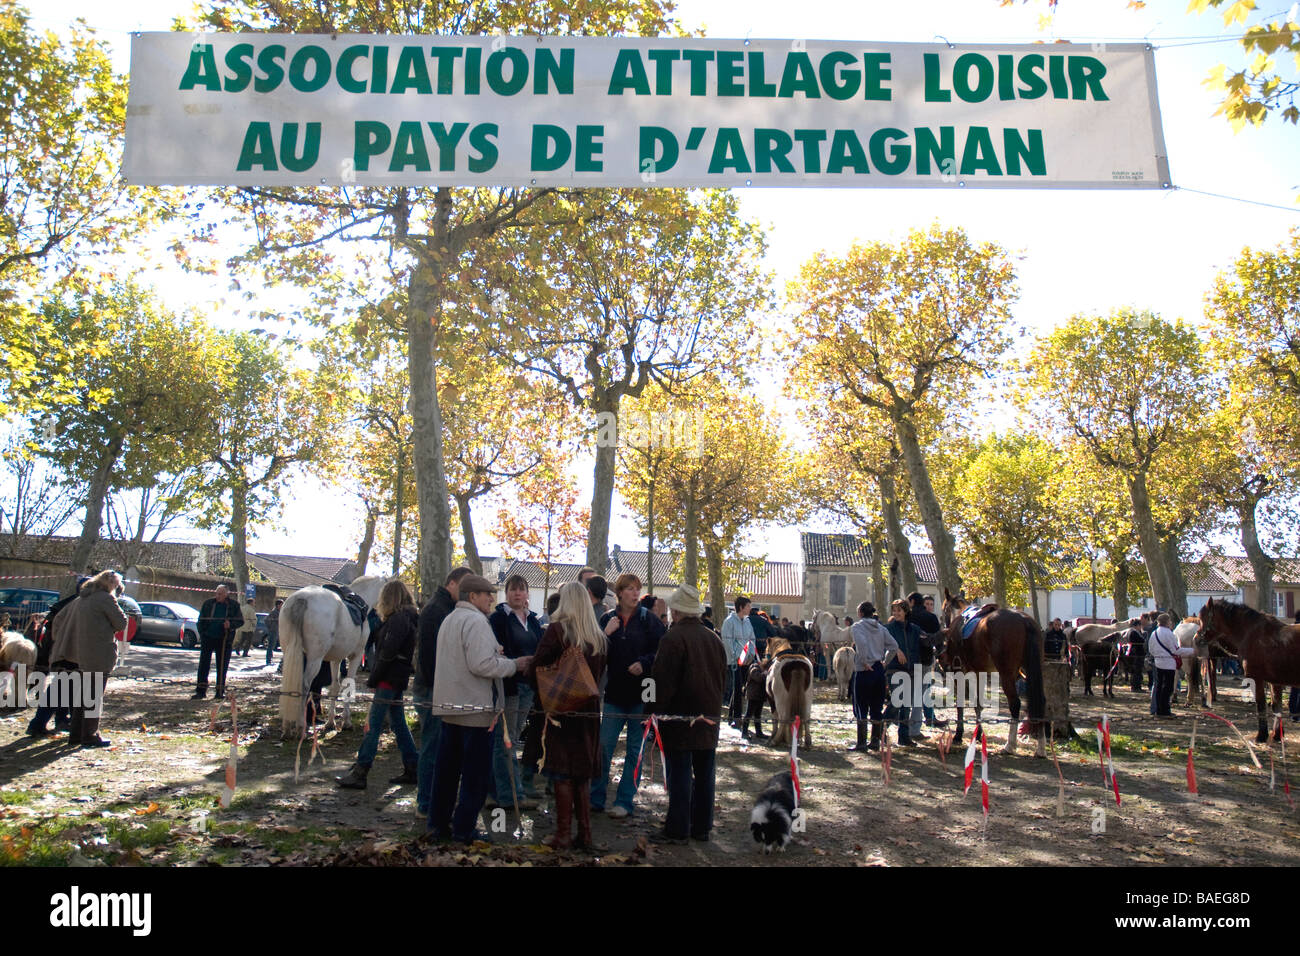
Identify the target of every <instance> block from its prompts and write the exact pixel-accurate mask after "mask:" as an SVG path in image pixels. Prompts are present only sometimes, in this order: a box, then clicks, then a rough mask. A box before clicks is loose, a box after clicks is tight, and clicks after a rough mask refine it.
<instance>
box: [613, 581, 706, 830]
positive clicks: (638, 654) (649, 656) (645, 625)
mask: <svg viewBox="0 0 1300 956" xmlns="http://www.w3.org/2000/svg"><path fill="white" fill-rule="evenodd" d="M588 588H590V585H588ZM614 596H615V597H616V598H617V600H618V606H617V607H615V608H614V610H612V611H610V612H609V613H608V614H606V615H605V617H604V618H603V619H602V620H601V622H600V626H601V629H602V630H604V632H605V636H606V637H607V638H608V639H609V656H608V658H607V660H608V661H609V665H608V669H607V671H606V673H607V674H608V675H609V684H608V685H607V686H606V688H605V708H604V718H603V719H602V720H601V724H600V744H601V750H602V751H603V752H602V754H601V768H600V769H601V773H600V776H599V777H596V778H593V779H592V781H591V808H592V809H593V810H603V809H605V795H606V791H607V789H608V787H609V767H610V764H611V763H612V762H613V758H614V749H615V748H616V747H617V746H618V738H619V734H620V733H621V732H622V731H623V728H624V727H625V726H626V727H627V755H626V757H625V758H624V760H623V779H622V780H620V781H619V784H618V793H617V794H616V795H615V797H614V805H613V806H612V807H610V808H609V815H610V816H611V817H614V818H615V819H616V820H617V819H622V818H623V817H626V816H630V815H631V814H632V812H633V806H632V801H633V798H634V797H635V796H636V780H635V779H634V775H633V771H634V770H635V768H636V755H637V752H638V751H639V750H640V747H641V736H642V734H643V733H644V731H645V722H644V721H643V720H642V719H641V715H642V714H643V713H644V712H645V701H646V697H645V696H643V689H644V686H645V685H644V682H645V681H647V680H648V679H649V678H650V669H651V668H652V667H653V666H654V660H655V654H656V653H658V651H659V640H660V638H662V637H663V635H664V625H663V622H662V621H660V620H659V618H657V617H655V616H654V615H653V614H651V613H650V612H649V611H648V610H646V609H645V608H643V607H641V606H640V604H639V602H640V600H641V579H640V578H638V577H637V576H636V575H635V574H620V575H619V576H618V580H616V581H615V582H614ZM718 697H719V700H721V697H722V688H721V687H719V688H718Z"/></svg>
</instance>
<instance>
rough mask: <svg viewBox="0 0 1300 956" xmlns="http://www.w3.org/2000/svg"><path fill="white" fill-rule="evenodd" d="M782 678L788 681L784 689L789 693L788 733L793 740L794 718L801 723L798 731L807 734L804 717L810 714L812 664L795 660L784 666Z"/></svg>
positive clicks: (806, 722)
mask: <svg viewBox="0 0 1300 956" xmlns="http://www.w3.org/2000/svg"><path fill="white" fill-rule="evenodd" d="M782 676H784V677H786V680H787V681H788V683H787V684H786V688H787V689H788V690H789V691H790V733H791V739H793V734H794V718H795V717H799V718H800V720H801V721H802V722H803V723H802V726H801V727H800V728H799V729H800V730H801V731H803V732H804V733H805V734H807V733H808V732H809V730H808V719H809V718H808V717H807V716H806V715H807V714H810V713H811V712H812V711H811V706H810V705H811V699H810V695H811V693H812V682H813V671H812V662H811V661H809V660H807V659H804V660H798V659H795V660H794V661H791V662H790V663H789V664H786V670H785V673H784V674H783V675H782Z"/></svg>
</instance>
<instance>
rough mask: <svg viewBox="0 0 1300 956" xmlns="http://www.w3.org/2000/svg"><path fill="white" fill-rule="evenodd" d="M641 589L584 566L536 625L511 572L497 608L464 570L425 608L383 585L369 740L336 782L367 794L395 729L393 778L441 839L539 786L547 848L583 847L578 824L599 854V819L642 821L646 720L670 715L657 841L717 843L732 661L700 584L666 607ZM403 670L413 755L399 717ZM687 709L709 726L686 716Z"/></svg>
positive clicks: (491, 587)
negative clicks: (413, 719) (548, 800)
mask: <svg viewBox="0 0 1300 956" xmlns="http://www.w3.org/2000/svg"><path fill="white" fill-rule="evenodd" d="M641 588H642V584H641V580H640V578H638V577H637V576H636V575H635V574H621V575H619V576H618V578H617V579H616V580H615V581H614V582H613V584H612V586H611V585H610V584H609V583H608V582H607V581H606V580H605V578H604V577H602V576H601V575H599V574H597V573H596V572H595V571H594V570H592V569H591V568H584V569H582V571H581V572H580V574H579V580H578V581H576V582H572V583H570V584H567V585H565V586H564V587H562V588H560V589H559V591H558V592H556V593H555V594H553V595H551V596H550V597H549V599H548V601H547V607H546V611H545V613H544V614H541V615H538V614H536V613H535V612H534V611H532V610H531V609H530V604H529V594H530V591H529V585H528V582H527V581H526V580H525V579H524V578H523V577H522V576H518V575H516V576H512V577H511V578H509V579H508V580H507V581H506V582H505V584H504V592H505V593H504V596H505V600H504V601H502V602H500V603H496V595H497V586H496V585H495V584H494V583H492V582H489V581H488V580H486V579H485V578H483V577H481V576H479V575H477V574H474V573H473V572H472V571H471V570H470V569H469V568H463V567H462V568H457V569H456V570H454V571H452V572H451V574H449V575H448V577H447V579H446V581H445V582H444V583H443V585H442V586H441V587H440V588H439V589H438V591H437V593H436V594H435V595H434V596H433V597H432V598H431V599H430V600H429V602H428V603H427V604H426V605H425V606H424V608H423V609H421V610H419V611H418V612H416V611H415V610H414V602H413V600H412V599H411V597H410V592H409V591H408V590H407V589H406V587H405V585H403V584H401V582H398V581H394V582H390V583H389V584H388V585H387V586H386V587H385V589H384V592H383V594H382V595H381V598H380V601H379V605H380V606H379V609H378V610H379V614H380V617H381V619H382V621H381V624H380V628H379V631H378V633H377V635H376V650H377V665H376V667H375V669H374V673H372V675H371V678H370V681H371V686H372V687H374V688H375V699H374V703H373V704H372V705H371V710H370V715H369V720H368V725H367V733H366V736H365V739H364V740H363V742H362V745H361V748H360V750H359V751H358V753H357V759H356V762H355V763H354V765H353V766H352V767H351V768H350V769H349V771H348V773H347V774H346V775H344V776H343V777H340V778H339V781H338V783H339V786H341V787H345V788H364V787H365V786H366V785H367V782H368V780H367V778H368V774H369V772H370V768H371V766H372V764H373V762H374V758H375V753H376V751H377V745H378V741H379V737H380V735H381V734H382V732H383V728H384V726H385V721H386V722H387V725H388V726H389V727H391V728H392V729H393V732H394V733H395V735H396V737H397V745H398V749H399V751H400V753H401V755H402V761H403V773H402V774H401V775H399V776H397V777H394V778H392V781H391V782H394V783H414V784H415V786H416V795H417V799H416V804H417V810H418V812H419V813H420V814H421V816H422V817H424V818H425V819H426V820H427V829H428V832H429V833H430V834H431V835H432V836H433V837H434V838H435V839H448V840H454V841H462V842H469V841H471V840H473V839H475V838H476V837H477V836H479V834H478V833H477V832H476V830H475V827H476V826H477V824H478V820H479V815H480V813H481V811H482V810H483V809H484V808H485V807H488V808H489V809H490V808H492V807H493V806H501V807H510V806H514V805H517V806H518V807H519V808H520V809H528V808H533V807H536V806H537V802H538V800H539V799H540V798H541V796H542V793H541V792H540V786H539V778H544V779H545V784H544V785H543V786H544V787H545V788H546V789H547V790H548V791H549V792H550V793H551V794H553V795H554V800H555V819H556V832H555V833H554V834H553V835H552V836H551V837H550V838H549V840H548V842H549V843H551V845H553V846H554V847H556V848H557V849H567V848H569V847H571V846H573V845H575V842H574V841H575V838H574V834H573V832H572V831H573V828H574V826H575V825H576V830H577V835H576V845H577V846H579V847H582V848H590V847H591V846H592V837H591V817H592V814H593V813H600V812H605V813H607V814H608V815H609V816H610V817H611V818H613V819H626V818H628V817H632V816H635V815H637V814H638V812H639V808H638V807H637V804H636V795H637V789H638V784H639V779H638V772H637V770H638V759H639V757H640V756H641V753H642V742H643V740H644V738H645V737H646V732H647V726H646V725H647V719H648V716H649V715H650V714H662V715H666V717H667V719H665V720H664V721H663V722H662V723H661V724H660V726H659V737H660V740H661V741H662V746H663V749H664V760H665V765H666V768H667V770H666V772H667V775H668V779H667V781H666V787H667V789H668V793H669V807H668V813H667V818H666V820H665V822H664V826H663V828H662V829H661V830H660V831H659V832H658V833H656V834H655V835H654V837H653V839H655V840H656V841H658V842H670V843H683V842H686V841H688V840H690V839H692V838H694V839H696V840H708V839H709V835H710V832H711V831H712V829H713V788H714V781H715V765H714V757H715V753H716V750H717V744H718V734H719V729H718V723H719V721H720V720H721V719H722V709H723V705H724V701H725V700H728V699H730V698H731V697H732V687H731V684H730V683H729V682H731V681H734V679H735V670H736V666H733V665H732V664H731V661H730V659H729V652H728V650H727V649H726V648H724V642H723V640H722V639H720V637H719V635H718V633H717V632H716V631H715V630H714V629H713V627H712V626H711V624H710V615H709V614H708V610H707V609H706V608H705V607H704V606H703V605H702V604H701V603H700V597H699V593H698V591H697V590H696V589H695V588H694V587H691V586H689V585H683V586H681V587H679V588H677V589H676V590H675V591H674V592H673V593H672V594H671V595H669V596H668V597H667V598H666V599H665V598H663V597H656V596H651V595H646V596H645V597H644V598H643V597H642V595H641ZM390 592H392V593H391V594H390ZM746 603H747V602H746ZM395 622H398V623H395ZM412 622H413V623H412ZM751 633H752V630H751ZM751 654H752V651H751ZM408 675H409V676H410V678H411V680H412V699H413V702H414V704H415V707H416V711H417V713H418V715H419V733H420V742H419V744H418V745H417V744H416V743H415V741H414V739H413V738H411V737H410V735H409V732H408V731H407V730H406V724H405V722H404V719H403V716H402V704H401V696H402V693H403V692H404V691H405V689H406V682H407V677H408ZM741 683H742V686H743V678H742V679H741ZM557 694H558V695H560V696H558V697H557ZM686 714H689V715H694V716H697V717H700V718H701V719H698V720H691V721H683V720H679V719H677V716H678V715H686ZM620 737H624V738H625V741H624V743H623V746H622V749H621V751H620V747H619V743H620ZM649 746H650V748H651V749H653V748H654V747H655V746H656V744H655V743H654V742H653V741H652V742H651V743H650V745H649ZM620 757H621V761H622V763H621V773H620V774H619V779H618V781H617V783H616V784H615V783H614V782H613V781H612V780H611V768H612V766H613V764H614V761H615V760H616V759H618V758H620Z"/></svg>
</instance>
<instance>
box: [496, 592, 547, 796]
mask: <svg viewBox="0 0 1300 956" xmlns="http://www.w3.org/2000/svg"><path fill="white" fill-rule="evenodd" d="M528 601H529V594H528V580H527V578H525V577H524V576H523V575H522V574H512V575H511V576H510V577H509V578H507V579H506V599H505V602H504V603H502V604H498V605H497V606H496V610H495V611H493V613H492V615H491V617H489V618H488V623H489V624H490V625H491V626H492V633H493V635H494V636H495V637H496V639H497V643H498V644H499V645H501V649H502V652H503V653H504V654H505V656H506V657H509V658H517V657H531V656H532V655H533V654H535V653H537V645H538V644H539V643H540V642H541V640H542V625H541V622H540V621H539V620H538V619H537V615H536V614H534V613H533V612H532V611H531V610H529V606H528ZM501 686H502V688H503V690H504V691H505V701H504V703H503V713H502V715H501V719H500V720H498V721H497V722H496V726H495V727H494V728H493V731H492V734H493V736H492V794H493V796H494V797H495V798H496V801H497V803H498V804H499V805H501V806H508V805H510V804H511V803H512V802H513V801H514V800H516V799H518V800H519V807H520V809H523V810H533V809H536V808H537V799H536V794H535V793H532V794H530V793H526V792H525V791H531V790H532V786H533V775H532V773H531V772H530V773H529V774H528V779H527V780H526V781H521V780H520V774H519V753H520V751H521V750H522V749H523V747H522V745H521V744H520V740H519V739H520V735H521V734H522V733H523V730H524V722H525V721H526V720H527V719H528V710H529V708H530V707H531V706H532V703H533V689H532V687H531V686H530V685H529V684H528V682H527V681H522V680H519V679H517V678H515V677H506V678H504V679H503V680H502V682H501ZM507 734H509V737H510V746H509V747H508V748H507V747H506V735H507Z"/></svg>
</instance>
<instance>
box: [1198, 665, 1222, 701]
mask: <svg viewBox="0 0 1300 956" xmlns="http://www.w3.org/2000/svg"><path fill="white" fill-rule="evenodd" d="M1206 670H1207V671H1208V672H1209V674H1208V678H1207V680H1206V683H1207V684H1209V685H1210V705H1211V706H1213V705H1214V704H1217V703H1218V702H1219V677H1218V675H1217V674H1216V673H1215V672H1214V658H1210V660H1209V662H1208V664H1207V666H1206ZM1202 699H1204V695H1202Z"/></svg>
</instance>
